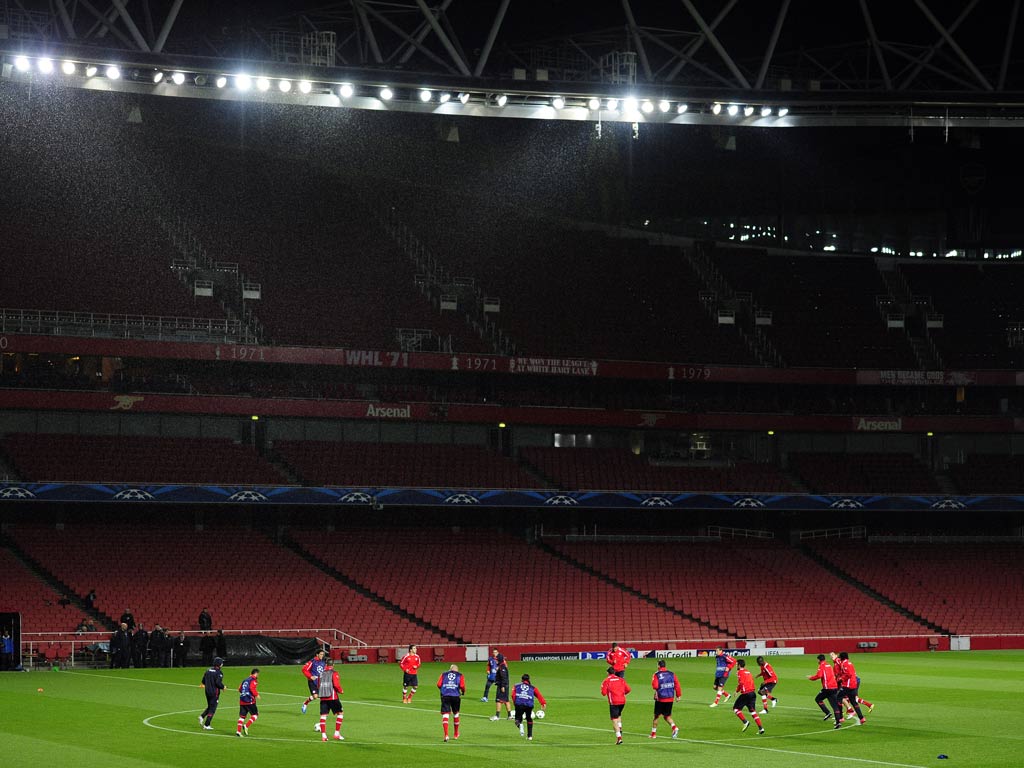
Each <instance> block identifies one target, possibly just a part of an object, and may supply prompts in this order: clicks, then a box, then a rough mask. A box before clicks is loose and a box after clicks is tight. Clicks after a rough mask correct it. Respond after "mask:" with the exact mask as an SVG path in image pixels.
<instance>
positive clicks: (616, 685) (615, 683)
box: [601, 673, 632, 744]
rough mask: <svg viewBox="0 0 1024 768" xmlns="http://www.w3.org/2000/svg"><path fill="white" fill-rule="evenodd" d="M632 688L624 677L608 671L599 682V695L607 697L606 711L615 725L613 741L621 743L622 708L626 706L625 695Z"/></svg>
mask: <svg viewBox="0 0 1024 768" xmlns="http://www.w3.org/2000/svg"><path fill="white" fill-rule="evenodd" d="M631 690H632V689H631V688H630V687H629V683H627V682H626V680H625V678H622V677H619V676H618V675H616V674H613V673H609V674H608V677H606V678H605V679H604V682H603V683H601V695H602V696H604V697H606V698H607V699H608V712H609V714H610V715H611V717H612V725H614V726H615V743H616V744H621V743H622V710H623V709H625V707H626V695H627V694H628V693H630V691H631Z"/></svg>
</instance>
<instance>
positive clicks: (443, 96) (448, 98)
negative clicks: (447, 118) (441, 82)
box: [437, 91, 452, 104]
mask: <svg viewBox="0 0 1024 768" xmlns="http://www.w3.org/2000/svg"><path fill="white" fill-rule="evenodd" d="M437 100H438V101H439V102H441V103H442V104H447V103H448V102H449V101H451V100H452V95H451V94H450V93H448V91H442V92H441V94H440V95H439V96H438V97H437Z"/></svg>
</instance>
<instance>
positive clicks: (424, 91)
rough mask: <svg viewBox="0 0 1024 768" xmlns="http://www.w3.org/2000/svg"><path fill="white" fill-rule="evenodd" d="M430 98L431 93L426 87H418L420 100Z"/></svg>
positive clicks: (428, 99)
mask: <svg viewBox="0 0 1024 768" xmlns="http://www.w3.org/2000/svg"><path fill="white" fill-rule="evenodd" d="M431 98H432V94H431V93H430V91H428V90H427V89H426V88H421V89H420V101H424V102H426V101H430V99H431Z"/></svg>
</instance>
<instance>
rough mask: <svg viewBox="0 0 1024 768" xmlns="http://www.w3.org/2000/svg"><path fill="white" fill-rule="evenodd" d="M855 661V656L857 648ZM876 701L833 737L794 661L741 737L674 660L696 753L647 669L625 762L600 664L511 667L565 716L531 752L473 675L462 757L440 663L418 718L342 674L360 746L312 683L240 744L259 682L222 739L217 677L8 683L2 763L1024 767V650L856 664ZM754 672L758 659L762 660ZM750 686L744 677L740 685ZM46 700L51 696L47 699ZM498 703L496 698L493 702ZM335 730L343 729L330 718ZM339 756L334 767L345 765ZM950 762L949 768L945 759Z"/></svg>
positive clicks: (129, 674)
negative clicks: (1021, 706) (655, 694)
mask: <svg viewBox="0 0 1024 768" xmlns="http://www.w3.org/2000/svg"><path fill="white" fill-rule="evenodd" d="M840 650H841V649H840ZM853 658H854V661H855V663H856V665H857V670H858V672H859V673H860V675H861V677H862V679H863V689H862V693H863V695H864V696H865V697H866V698H868V699H869V700H871V701H872V702H873V703H874V704H875V710H874V712H873V713H872V714H870V715H868V722H867V725H866V726H863V727H860V726H851V725H850V724H849V723H844V727H843V728H842V730H840V731H833V729H832V724H831V723H825V722H822V719H821V714H820V712H819V710H818V709H817V708H816V707H815V705H814V701H813V698H814V695H815V694H816V693H817V691H818V686H817V684H816V683H813V682H810V681H808V680H807V679H806V675H808V674H811V673H812V672H813V671H814V670H815V668H816V666H817V662H815V661H814V659H813V657H810V656H803V657H799V656H797V657H777V658H775V659H773V665H774V666H775V669H776V671H777V672H778V673H779V676H780V680H781V682H780V683H779V686H778V688H777V689H776V694H777V695H778V697H779V700H780V701H779V706H778V707H776V708H775V709H773V710H771V711H770V712H769V714H767V715H763V716H762V717H763V720H764V724H765V728H766V730H767V733H766V734H765V735H764V736H759V735H758V734H757V731H756V729H755V728H754V727H751V728H750V729H749V730H748V731H746V732H745V733H741V732H740V727H741V726H740V722H739V720H737V719H736V717H735V716H734V715H733V713H732V708H731V706H729V705H725V706H719V707H718V708H716V709H711V708H709V707H708V704H709V703H710V701H711V700H712V698H713V695H712V692H711V682H712V679H713V662H712V661H711V660H709V659H675V660H671V663H670V665H669V668H670V669H673V670H674V671H675V672H676V674H677V675H679V678H680V681H681V683H682V687H683V698H682V700H681V701H680V702H677V704H676V706H675V718H676V722H677V723H678V724H679V725H680V727H681V732H680V738H679V739H678V740H675V741H673V740H672V739H670V738H669V736H670V734H669V730H668V728H667V726H665V724H664V723H662V724H661V725H660V726H659V729H658V739H657V740H655V741H652V740H651V739H649V738H648V733H649V731H650V725H651V715H652V703H651V702H652V690H651V688H650V678H651V674H652V673H653V671H654V668H655V662H654V660H653V659H641V660H637V661H634V662H633V664H632V665H631V666H630V668H629V672H628V676H627V680H628V682H629V683H630V685H631V686H632V688H633V693H632V695H631V696H630V697H629V704H628V705H627V707H626V709H625V712H624V715H623V723H624V737H625V743H624V744H623V745H622V746H619V747H617V746H614V737H613V734H612V731H611V728H610V723H609V720H608V707H607V704H606V703H605V701H604V700H603V699H602V698H601V696H600V685H601V680H602V679H603V678H604V666H603V665H602V664H601V663H600V662H532V663H523V662H512V663H511V664H510V668H511V671H512V679H513V681H516V680H518V679H519V676H520V675H521V674H522V673H523V672H529V673H530V675H531V677H532V680H533V683H534V684H535V685H536V686H537V687H538V688H540V690H541V692H542V693H544V695H545V696H546V697H547V698H548V700H549V705H548V717H547V718H546V719H545V720H543V721H540V722H538V723H536V724H535V731H534V741H533V742H530V743H527V742H526V740H525V739H522V738H521V737H520V736H519V733H518V731H517V730H516V729H515V728H514V727H513V726H512V725H511V724H509V723H507V722H491V721H489V720H488V719H487V718H488V717H489V716H490V715H493V714H494V705H493V703H488V704H484V703H482V702H481V701H480V696H481V694H482V692H483V681H484V673H483V665H482V664H479V663H474V664H463V665H461V669H462V671H463V672H464V673H466V678H467V686H468V690H467V696H466V697H465V699H464V701H463V707H462V712H463V714H462V735H461V738H460V739H459V741H458V742H450V743H448V744H444V743H443V742H442V732H441V718H440V715H439V713H438V712H439V706H438V704H439V698H438V693H437V688H436V687H435V682H436V680H437V676H438V674H439V673H440V671H441V669H442V668H446V665H441V664H426V665H424V667H423V668H422V669H421V671H420V682H421V684H422V685H421V687H420V690H419V693H418V694H417V695H416V698H415V700H414V701H413V703H412V704H411V705H403V704H402V703H401V685H400V684H401V672H400V670H399V669H398V667H397V665H395V664H389V665H365V664H361V665H342V666H339V667H338V671H339V674H340V677H341V680H342V685H343V686H344V688H345V694H344V696H342V701H343V703H344V706H345V723H344V726H343V730H342V733H343V734H344V735H345V738H346V740H345V741H344V742H335V741H333V740H332V741H330V742H328V743H326V744H323V743H321V742H320V737H319V734H317V733H315V732H314V730H313V726H314V724H315V722H316V721H317V720H318V716H317V714H315V713H318V712H319V709H318V707H317V705H316V704H314V705H312V706H311V707H310V709H309V712H308V714H306V715H303V714H301V713H300V711H299V707H300V704H301V703H302V700H303V698H304V692H305V680H304V678H303V677H302V675H301V672H300V671H299V668H298V667H264V668H263V670H262V672H261V675H260V689H261V692H262V698H261V700H260V713H261V717H260V719H259V722H257V723H256V724H255V725H254V726H253V728H252V729H251V735H250V736H249V737H248V738H236V737H235V735H234V730H235V720H236V718H237V713H238V707H237V697H236V696H234V695H233V694H234V689H235V688H237V686H238V684H239V682H240V681H241V679H242V678H243V677H244V675H245V674H247V673H248V669H247V668H246V669H243V668H240V667H232V666H228V667H225V680H226V683H227V685H228V690H227V691H226V692H225V695H224V698H223V700H222V703H221V706H220V709H219V711H218V712H217V717H216V719H215V720H214V722H213V725H214V728H215V730H214V731H212V732H210V731H203V730H202V729H201V728H200V727H199V724H198V723H197V721H196V718H197V716H198V714H199V712H200V711H201V710H202V709H203V707H204V705H205V699H204V697H203V694H202V690H201V688H200V687H199V685H198V683H199V680H200V677H201V676H202V672H203V670H202V669H199V668H189V669H184V670H162V669H144V670H112V671H108V670H88V671H87V670H81V671H68V670H65V671H60V672H58V671H36V672H30V673H8V674H3V675H0V734H2V744H3V746H2V747H0V765H3V766H11V767H12V768H13V767H15V766H32V767H33V768H39V766H61V765H73V766H75V767H76V768H89V767H90V766H97V767H99V766H103V768H107V767H108V766H110V765H118V766H185V767H187V768H197V766H201V765H245V766H278V765H317V764H321V761H328V762H329V763H334V762H337V764H339V765H345V766H346V768H358V767H359V766H379V765H397V766H403V765H415V766H417V768H427V767H429V766H435V765H436V766H442V765H444V766H460V765H482V764H490V765H507V764H513V763H514V764H515V765H517V766H524V767H528V766H537V767H538V768H550V767H551V766H552V765H556V766H558V768H575V767H576V766H580V767H583V766H586V768H602V767H603V766H615V767H616V768H621V766H631V765H635V766H649V765H652V764H653V761H655V760H669V761H671V762H672V763H676V762H680V763H681V762H685V763H686V764H689V765H711V764H717V765H741V764H743V765H756V766H758V768H763V767H765V766H780V767H781V766H786V767H787V768H794V767H796V768H798V767H800V766H815V767H816V768H820V767H822V766H826V767H827V766H836V767H837V768H841V767H843V766H848V767H849V768H857V767H858V766H860V767H862V768H869V767H870V766H901V767H903V766H930V765H935V766H950V768H952V766H954V765H964V766H966V765H969V766H972V768H982V767H983V766H1012V765H1021V764H1022V762H1024V758H1022V757H1021V754H1022V750H1024V730H1022V728H1021V727H1020V718H1019V717H1017V711H1016V710H1017V707H1016V705H1017V703H1018V697H1019V696H1021V694H1022V689H1024V652H1018V651H993V652H968V653H942V654H935V653H932V654H855V655H854V657H853ZM750 664H751V665H753V661H750ZM730 681H731V682H733V685H735V676H733V677H731V678H730ZM39 688H42V689H43V690H42V692H39V691H38V690H37V689H39ZM492 701H493V689H492ZM328 722H329V723H332V722H333V720H329V721H328ZM327 752H333V753H335V754H334V755H331V756H328V755H327V754H326V753H327ZM940 754H945V755H948V756H949V760H948V761H946V760H939V759H938V755H940Z"/></svg>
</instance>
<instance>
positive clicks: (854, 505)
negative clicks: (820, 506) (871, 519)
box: [829, 499, 864, 509]
mask: <svg viewBox="0 0 1024 768" xmlns="http://www.w3.org/2000/svg"><path fill="white" fill-rule="evenodd" d="M829 506H830V507H831V508H832V509H861V508H863V506H864V505H863V504H861V503H860V502H859V501H857V500H856V499H836V500H835V501H833V502H832V503H831V504H829Z"/></svg>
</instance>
